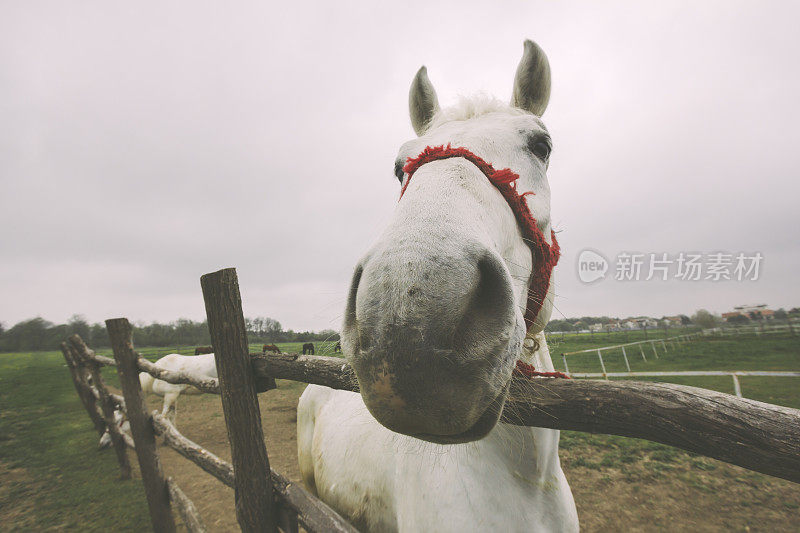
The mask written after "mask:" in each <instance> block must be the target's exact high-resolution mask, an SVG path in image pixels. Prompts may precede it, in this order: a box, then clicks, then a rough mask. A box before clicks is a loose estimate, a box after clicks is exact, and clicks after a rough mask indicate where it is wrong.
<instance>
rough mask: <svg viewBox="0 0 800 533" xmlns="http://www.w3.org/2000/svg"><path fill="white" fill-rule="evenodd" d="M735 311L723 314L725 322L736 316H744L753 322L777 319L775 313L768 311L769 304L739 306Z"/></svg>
mask: <svg viewBox="0 0 800 533" xmlns="http://www.w3.org/2000/svg"><path fill="white" fill-rule="evenodd" d="M733 309H734V311H731V312H729V313H722V319H723V320H724V321H725V322H728V321H729V320H730V319H731V318H733V317H736V316H743V317H745V318H748V319H751V320H759V319H764V320H772V319H774V318H775V311H773V310H772V309H767V304H757V305H737V306H736V307H734V308H733Z"/></svg>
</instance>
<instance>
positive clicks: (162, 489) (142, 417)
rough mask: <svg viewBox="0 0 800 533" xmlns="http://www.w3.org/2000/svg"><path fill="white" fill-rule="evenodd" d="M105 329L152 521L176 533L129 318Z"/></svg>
mask: <svg viewBox="0 0 800 533" xmlns="http://www.w3.org/2000/svg"><path fill="white" fill-rule="evenodd" d="M106 329H108V336H109V338H110V339H111V348H112V350H114V359H116V361H117V374H119V381H120V384H121V385H122V393H123V395H124V396H125V409H126V411H127V412H128V420H129V421H130V424H131V433H132V434H133V440H134V442H135V443H136V457H137V458H138V459H139V470H141V473H142V482H143V483H144V491H145V495H146V496H147V505H148V507H149V508H150V520H151V522H152V523H153V530H154V531H156V532H157V533H161V532H165V533H172V532H174V531H175V521H174V519H173V517H172V509H171V507H170V499H169V489H168V488H167V480H166V478H165V477H164V472H163V471H162V469H161V461H160V460H159V459H158V452H157V451H156V438H155V433H154V432H153V424H152V421H151V420H150V416H149V415H148V414H147V406H146V405H145V403H144V396H143V395H142V386H141V385H140V384H139V367H138V366H137V364H136V359H137V357H138V355H137V353H136V352H135V351H133V340H132V338H131V337H132V333H133V329H132V328H131V325H130V323H129V322H128V319H127V318H114V319H110V320H106Z"/></svg>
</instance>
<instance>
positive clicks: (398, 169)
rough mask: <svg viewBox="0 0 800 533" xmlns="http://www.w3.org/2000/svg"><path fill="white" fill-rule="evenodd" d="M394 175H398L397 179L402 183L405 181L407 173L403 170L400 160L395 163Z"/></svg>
mask: <svg viewBox="0 0 800 533" xmlns="http://www.w3.org/2000/svg"><path fill="white" fill-rule="evenodd" d="M394 175H395V176H397V179H398V180H399V181H400V183H403V178H405V177H406V173H405V172H403V162H402V161H398V162H397V163H395V164H394Z"/></svg>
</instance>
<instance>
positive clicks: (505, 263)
mask: <svg viewBox="0 0 800 533" xmlns="http://www.w3.org/2000/svg"><path fill="white" fill-rule="evenodd" d="M549 94H550V68H549V63H548V61H547V58H546V56H545V55H544V52H542V50H541V49H540V48H539V47H538V46H537V45H536V44H534V43H533V42H531V41H526V43H525V52H524V55H523V58H522V61H521V62H520V65H519V67H518V69H517V74H516V79H515V87H514V92H513V95H514V96H513V98H512V103H511V105H509V104H504V103H502V102H499V101H497V100H490V99H486V98H477V99H472V100H464V101H462V103H461V104H460V105H459V106H456V107H454V108H448V109H440V107H439V103H438V99H437V97H436V92H435V90H434V89H433V86H432V85H431V83H430V80H429V79H428V77H427V73H426V70H425V68H424V67H423V68H421V69H420V70H419V72H418V73H417V76H416V77H415V79H414V81H413V82H412V86H411V91H410V94H409V110H410V114H411V120H412V125H413V126H414V130H415V131H416V133H417V135H418V136H419V137H418V138H416V139H412V140H410V141H408V142H406V143H405V144H404V145H403V146H402V147H401V148H400V151H399V155H398V157H397V160H396V163H395V175H396V177H397V179H398V180H399V181H400V183H401V191H402V193H401V200H400V201H399V202H398V204H397V207H396V208H395V210H394V213H393V215H392V218H391V220H390V221H389V223H388V226H387V228H386V229H385V230H384V232H383V234H382V235H381V236H380V237H379V239H378V241H377V243H376V244H375V245H374V246H373V247H372V248H371V249H370V250H369V251H368V252H367V253H366V255H365V256H364V257H363V258H362V259H361V261H359V263H358V265H357V266H356V269H355V273H354V275H353V279H352V281H351V285H350V292H349V295H348V300H347V307H346V309H345V318H344V322H343V325H342V337H341V338H342V350H343V352H344V354H345V356H346V357H347V360H348V362H349V363H350V365H351V367H352V368H353V370H354V372H355V374H356V378H357V379H358V383H359V388H360V391H361V393H360V394H354V393H350V392H342V391H334V390H331V389H328V388H325V387H319V386H313V385H312V386H309V387H308V388H307V389H306V391H305V392H304V393H303V396H302V397H301V399H300V403H299V405H298V415H297V428H298V454H299V461H300V469H301V471H302V474H303V479H304V481H305V483H306V484H307V485H308V486H309V488H310V489H311V490H314V491H316V493H317V494H318V495H319V496H320V498H322V500H323V501H325V502H327V503H328V504H330V505H331V506H332V507H334V508H335V509H337V510H338V511H339V512H340V513H342V514H343V515H344V516H346V517H348V518H349V519H350V520H351V521H352V522H353V523H354V524H355V525H356V526H357V527H359V528H360V529H363V530H365V531H401V532H409V533H411V532H413V533H416V532H427V531H436V532H442V531H453V532H459V533H463V532H469V531H502V532H507V531H548V532H549V531H576V530H577V529H578V518H577V511H576V508H575V502H574V500H573V498H572V494H571V492H570V489H569V485H568V484H567V481H566V479H565V477H564V473H563V471H562V469H561V465H560V462H559V458H558V440H559V432H558V431H555V430H549V429H542V428H524V427H515V426H511V425H507V424H503V423H498V421H499V420H500V418H501V413H502V410H503V406H504V404H505V401H506V399H507V397H508V394H509V390H510V383H511V378H512V373H513V371H514V368H515V367H516V366H517V363H518V361H521V362H523V363H527V364H531V365H533V366H534V367H535V368H536V369H537V370H539V371H552V370H554V369H553V363H552V361H551V360H550V354H549V352H548V349H547V344H546V342H545V339H544V335H543V334H542V333H541V332H542V330H543V329H544V326H545V325H546V324H547V321H548V320H549V318H550V314H551V312H552V307H553V298H554V291H553V283H552V277H553V273H552V266H553V264H554V262H555V261H557V259H558V255H557V252H555V256H553V255H550V251H552V250H558V248H556V243H555V241H554V236H553V234H552V228H551V223H550V188H549V184H548V181H547V175H546V173H547V168H548V165H549V157H550V151H551V148H552V143H551V140H550V135H549V133H548V132H547V129H546V127H545V125H544V123H543V122H542V120H541V119H540V116H541V114H542V113H543V112H544V110H545V108H546V107H547V102H548V100H549ZM451 145H452V148H453V149H455V150H452V149H451ZM436 147H447V148H436ZM440 156H441V157H440ZM406 163H407V164H406ZM484 163H488V164H489V165H491V169H489V170H487V167H486V165H485V164H484ZM415 165H416V166H415ZM502 169H510V172H511V174H510V176H512V177H513V176H516V177H514V178H513V180H512V181H513V182H514V186H513V188H512V189H511V190H508V189H501V187H500V186H499V185H498V182H496V181H493V179H496V180H497V179H498V178H497V173H498V172H497V171H501V170H502ZM490 170H491V172H490ZM505 176H506V177H509V174H508V173H506V174H505ZM412 178H413V179H412ZM506 183H509V182H506ZM509 187H510V186H509ZM504 190H505V192H503V191H504ZM523 202H524V206H525V207H524V208H522V207H520V204H521V203H523ZM521 220H522V222H521ZM523 229H524V230H525V231H526V233H525V235H529V237H528V238H526V237H525V235H523ZM532 238H536V239H538V244H537V242H534V241H533V240H532ZM548 247H550V248H549V249H548ZM543 249H547V254H548V255H545V253H544V252H542V250H543ZM553 257H555V259H553ZM530 295H532V296H530ZM529 296H530V298H529ZM529 311H530V312H531V313H532V314H533V316H532V317H531V316H529V315H528V313H529ZM537 346H538V347H537ZM523 368H524V367H523ZM532 379H534V380H535V382H536V383H537V384H541V385H540V386H547V378H532Z"/></svg>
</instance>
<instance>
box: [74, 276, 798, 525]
mask: <svg viewBox="0 0 800 533" xmlns="http://www.w3.org/2000/svg"><path fill="white" fill-rule="evenodd" d="M201 285H202V288H203V296H204V299H205V303H206V312H207V314H208V324H209V329H210V331H211V337H212V341H213V344H214V346H215V348H216V352H215V358H216V363H217V370H218V373H219V376H220V378H219V380H217V379H212V378H206V377H199V376H194V375H190V374H187V373H182V372H171V371H165V370H163V369H159V368H157V367H155V366H154V365H153V364H152V363H151V362H149V361H147V360H146V359H144V358H143V357H141V355H139V354H138V353H137V352H136V351H135V350H134V347H133V342H132V339H131V333H132V328H131V326H130V324H129V323H128V321H127V320H126V319H124V318H119V319H113V320H108V321H106V326H107V328H108V332H109V336H110V338H111V343H112V347H113V351H114V359H110V358H107V357H102V356H98V355H96V354H95V353H94V352H93V351H92V350H91V349H89V347H87V346H86V345H85V344H84V343H83V341H81V339H80V338H79V337H77V336H75V335H73V336H72V337H70V339H69V340H68V342H65V343H63V344H62V351H63V353H64V357H65V359H66V361H67V365H68V367H69V369H70V372H71V375H72V379H73V382H74V384H75V388H76V391H77V393H78V396H79V398H80V399H81V402H82V403H83V404H84V406H85V407H86V410H87V412H88V413H89V417H90V419H91V420H92V423H93V424H94V426H95V428H96V430H97V431H98V433H100V434H102V433H103V432H104V431H105V430H106V429H108V430H109V433H110V435H111V439H112V443H113V445H114V449H115V450H116V453H117V457H118V460H119V463H120V469H121V472H122V476H123V477H130V465H129V463H128V462H127V454H126V448H128V447H133V448H134V449H135V451H136V455H137V458H138V460H139V466H140V470H141V472H142V480H143V483H144V486H145V491H146V494H147V501H148V506H149V509H150V517H151V521H152V524H153V529H154V530H155V531H159V532H160V531H174V529H175V523H174V519H173V516H172V506H175V507H176V508H177V510H178V512H179V513H180V514H181V516H182V517H183V520H184V523H185V524H186V526H187V528H188V529H189V530H190V531H204V526H203V523H202V520H201V519H200V516H199V515H198V513H197V511H196V509H195V508H194V505H192V503H191V501H190V500H189V499H188V498H187V497H186V495H185V494H184V493H183V492H182V491H181V489H180V488H179V487H178V485H177V484H176V483H175V482H174V480H171V479H169V478H167V477H165V476H164V474H163V471H162V469H161V465H160V461H159V458H158V454H157V451H156V446H155V437H156V436H161V437H162V438H164V441H165V443H166V445H168V446H170V447H171V448H172V449H174V450H175V451H177V452H178V453H179V454H181V455H182V456H183V457H185V458H187V459H189V460H190V461H192V462H194V463H195V464H197V465H198V466H199V467H200V468H202V469H203V470H205V471H206V472H208V473H209V474H211V475H212V476H214V477H215V478H217V479H218V480H220V481H221V482H222V483H224V484H226V485H228V486H230V487H233V488H234V489H235V499H236V516H237V520H238V522H239V525H240V527H241V529H242V531H247V532H250V531H276V530H281V531H284V532H287V533H288V532H296V531H298V529H299V527H298V526H299V525H302V526H303V527H304V528H305V529H306V530H307V531H309V532H311V533H314V532H322V531H326V532H327V531H334V532H337V531H338V532H344V531H347V532H354V531H355V529H354V528H353V526H352V525H350V524H349V523H348V522H347V521H346V520H344V519H343V518H342V517H341V516H339V515H338V514H337V513H336V512H335V511H334V510H333V509H331V508H330V507H328V506H327V505H326V504H325V503H323V502H322V501H321V500H319V499H318V498H316V497H314V496H313V495H311V494H310V493H308V492H307V491H306V490H305V489H303V488H302V487H300V486H298V485H296V484H294V483H291V482H289V481H288V480H287V479H286V478H285V477H283V476H282V475H280V474H279V473H277V472H275V471H274V470H272V469H270V467H269V458H268V454H267V450H266V448H265V445H264V435H263V431H262V427H261V414H260V412H259V407H258V401H257V393H259V392H264V391H267V390H270V389H272V388H274V387H275V384H274V379H276V378H278V379H289V380H295V381H301V382H305V383H313V384H318V385H325V386H328V387H332V388H335V389H342V390H350V391H354V392H358V391H359V388H358V382H357V381H356V379H355V374H354V373H353V371H352V369H351V368H350V366H349V365H348V364H347V363H346V362H345V361H344V360H343V359H340V358H334V357H323V356H316V357H315V356H304V355H297V354H272V355H262V354H260V353H259V354H248V350H247V346H248V344H247V338H246V332H245V329H244V318H243V314H242V306H241V297H240V294H239V287H238V282H237V278H236V272H235V270H234V269H225V270H221V271H219V272H215V273H213V274H207V275H205V276H203V277H202V278H201ZM648 342H649V341H648ZM655 342H660V341H655ZM102 365H115V366H116V367H117V372H118V374H119V377H120V382H121V384H122V390H123V397H120V396H118V395H114V394H110V393H109V392H108V390H107V389H106V387H105V384H104V383H103V381H102V376H101V375H100V372H99V368H100V366H102ZM139 372H148V373H150V374H151V375H153V376H154V377H156V378H158V379H162V380H164V381H167V382H170V383H185V384H190V385H192V386H194V387H196V388H198V389H200V390H202V391H204V392H208V393H213V394H220V396H221V398H222V406H223V411H224V413H225V421H226V425H227V429H228V438H229V441H230V446H231V457H232V462H231V463H227V462H225V461H223V460H222V459H220V458H219V457H217V456H215V455H214V454H212V453H211V452H209V451H208V450H205V449H203V448H202V447H200V446H198V445H197V444H195V443H194V442H192V441H190V440H189V439H187V438H186V437H184V436H183V435H181V434H180V433H179V432H178V430H177V429H176V428H175V427H174V426H173V425H172V424H171V423H170V422H169V420H167V419H166V418H164V417H163V416H161V415H159V414H157V413H153V414H148V413H147V411H146V408H145V404H144V399H143V396H142V390H141V387H140V385H139V379H138V374H139ZM114 409H120V410H123V411H124V412H125V413H126V414H127V417H128V419H129V420H130V426H131V433H132V439H131V437H130V436H128V435H126V434H125V433H123V432H122V431H121V430H120V429H119V427H118V426H117V425H116V424H115V423H114V417H113V412H114ZM502 420H503V421H504V422H506V423H510V424H516V425H521V426H533V427H544V428H552V429H568V430H576V431H584V432H589V433H603V434H611V435H622V436H626V437H635V438H642V439H646V440H650V441H654V442H660V443H663V444H667V445H671V446H675V447H677V448H681V449H684V450H688V451H692V452H695V453H699V454H701V455H706V456H708V457H713V458H715V459H719V460H722V461H726V462H729V463H732V464H736V465H739V466H742V467H744V468H748V469H751V470H755V471H758V472H762V473H765V474H769V475H772V476H776V477H781V478H784V479H788V480H790V481H793V482H795V483H800V411H798V410H796V409H790V408H786V407H779V406H775V405H770V404H765V403H761V402H756V401H752V400H746V399H741V398H737V397H736V396H732V395H728V394H723V393H718V392H715V391H710V390H705V389H699V388H695V387H687V386H682V385H674V384H669V383H639V382H631V381H624V382H608V381H593V380H563V379H546V378H534V379H526V378H521V377H514V378H513V380H512V383H511V389H510V394H509V398H508V401H507V402H506V406H505V408H504V410H503V414H502Z"/></svg>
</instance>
